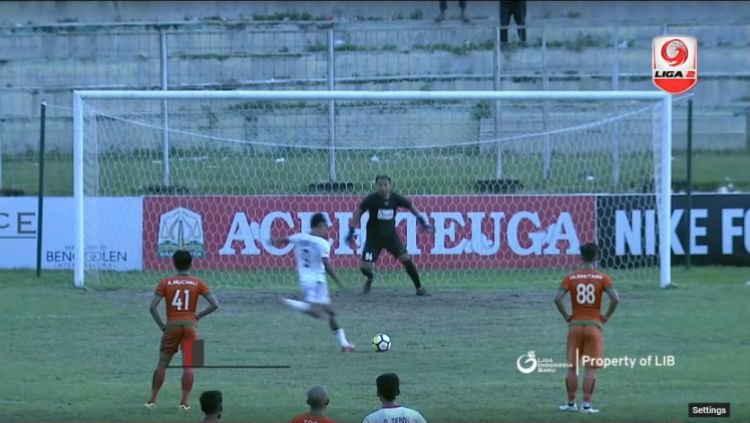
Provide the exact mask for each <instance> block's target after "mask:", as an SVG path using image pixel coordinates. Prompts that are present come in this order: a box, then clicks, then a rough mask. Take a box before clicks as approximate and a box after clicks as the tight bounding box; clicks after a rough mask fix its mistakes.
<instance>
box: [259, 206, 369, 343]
mask: <svg viewBox="0 0 750 423" xmlns="http://www.w3.org/2000/svg"><path fill="white" fill-rule="evenodd" d="M310 229H311V232H310V233H309V234H304V233H297V234H294V235H292V236H289V237H282V238H274V239H272V240H271V242H273V243H274V244H276V243H284V242H290V243H292V244H293V245H294V256H295V258H296V260H297V273H298V274H299V284H300V288H302V294H303V296H304V301H298V300H293V299H291V298H284V299H283V300H282V301H283V302H284V304H286V305H288V306H289V307H291V308H293V309H295V310H297V311H299V312H302V313H305V314H307V315H309V316H312V317H315V318H316V319H325V318H328V324H329V326H330V328H331V330H332V331H333V332H334V334H335V335H336V338H338V340H339V343H340V344H341V351H343V352H351V351H354V344H352V343H351V342H349V340H348V339H346V334H345V333H344V329H343V328H342V327H341V326H339V324H338V322H337V321H336V313H335V312H334V311H333V308H331V297H330V295H329V294H328V281H327V279H326V274H328V275H330V276H331V279H333V281H334V282H336V284H337V285H338V286H339V287H340V288H342V289H343V286H342V285H341V281H340V280H339V278H338V276H336V271H335V270H333V267H331V263H330V262H329V256H330V251H331V245H330V244H329V243H328V239H327V238H326V232H327V230H328V225H327V224H326V219H325V216H324V215H323V214H322V213H316V214H315V215H313V217H312V219H311V220H310Z"/></svg>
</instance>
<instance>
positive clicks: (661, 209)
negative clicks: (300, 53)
mask: <svg viewBox="0 0 750 423" xmlns="http://www.w3.org/2000/svg"><path fill="white" fill-rule="evenodd" d="M183 100H191V101H198V102H214V101H225V100H232V101H240V100H241V101H269V102H280V101H303V102H304V101H308V102H319V103H321V104H324V105H325V104H329V103H328V102H330V104H331V105H332V104H333V102H346V101H350V102H351V101H358V102H385V103H387V102H409V101H413V102H459V101H466V102H503V104H505V102H513V101H537V102H539V104H542V103H543V102H548V101H549V102H581V101H604V102H606V101H612V102H628V101H633V102H636V101H644V102H651V103H652V104H655V105H656V104H658V105H659V106H655V107H654V109H655V111H656V113H655V114H654V116H657V114H658V117H655V118H654V119H655V123H654V126H653V127H654V128H655V129H654V131H655V133H654V134H653V136H654V138H655V139H656V138H658V139H659V142H658V147H656V146H655V147H654V148H655V151H654V156H655V158H654V163H653V170H654V174H653V178H654V179H653V180H654V181H656V182H655V183H654V187H653V188H652V189H653V190H655V191H652V192H653V193H654V194H655V197H656V209H657V211H656V214H657V216H656V218H657V227H658V229H657V233H658V253H657V254H656V255H657V256H658V265H659V281H660V286H661V287H667V286H668V285H670V283H671V259H670V255H671V235H672V225H671V186H672V183H671V174H672V165H671V152H672V97H671V96H670V95H669V94H666V93H663V92H659V91H390V92H389V91H264V90H260V91H127V90H111V91H104V90H76V91H74V92H73V146H74V150H73V153H74V154H73V160H74V163H73V164H74V198H75V216H76V218H75V219H76V220H75V244H74V248H75V250H74V283H75V285H76V286H78V287H81V286H83V285H84V277H85V276H84V274H85V270H86V259H85V248H86V237H85V228H86V225H85V223H86V222H85V221H84V220H85V219H84V216H85V212H84V207H85V206H86V202H85V201H84V199H85V197H86V195H87V194H86V191H85V189H86V188H85V187H86V181H84V178H85V175H86V172H84V169H85V166H86V165H87V163H86V160H85V148H86V143H90V142H95V140H90V139H86V136H85V132H86V130H85V125H86V123H85V115H86V113H87V111H86V109H85V106H86V104H87V103H88V102H98V103H99V104H103V103H108V102H109V103H112V101H128V102H139V101H143V102H152V103H154V102H162V101H169V102H170V103H171V102H173V101H183ZM496 104H500V103H496ZM171 123H172V122H171V119H170V124H171ZM164 130H165V131H166V130H167V129H166V128H165V129H164ZM330 148H331V153H332V154H333V149H334V147H333V145H332V146H331V147H330ZM166 151H168V150H167V147H165V152H166ZM329 165H331V166H333V164H332V163H329ZM545 169H546V168H545Z"/></svg>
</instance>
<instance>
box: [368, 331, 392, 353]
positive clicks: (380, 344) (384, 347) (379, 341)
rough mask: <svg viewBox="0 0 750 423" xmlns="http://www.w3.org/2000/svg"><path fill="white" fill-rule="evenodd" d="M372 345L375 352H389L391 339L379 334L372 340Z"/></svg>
mask: <svg viewBox="0 0 750 423" xmlns="http://www.w3.org/2000/svg"><path fill="white" fill-rule="evenodd" d="M372 345H373V346H374V347H375V351H377V352H386V351H389V350H390V349H391V337H390V336H388V335H386V334H384V333H379V334H377V335H375V337H374V338H372Z"/></svg>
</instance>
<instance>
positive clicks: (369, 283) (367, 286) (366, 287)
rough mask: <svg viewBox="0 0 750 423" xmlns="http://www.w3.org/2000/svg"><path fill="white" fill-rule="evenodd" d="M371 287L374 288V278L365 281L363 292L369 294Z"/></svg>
mask: <svg viewBox="0 0 750 423" xmlns="http://www.w3.org/2000/svg"><path fill="white" fill-rule="evenodd" d="M370 288H372V279H368V280H367V281H365V285H364V286H363V287H362V293H363V294H369V293H370Z"/></svg>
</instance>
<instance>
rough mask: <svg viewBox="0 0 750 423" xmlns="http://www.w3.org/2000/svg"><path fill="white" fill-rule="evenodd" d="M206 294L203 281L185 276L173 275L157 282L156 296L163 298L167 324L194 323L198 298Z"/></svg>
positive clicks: (205, 286) (206, 288)
mask: <svg viewBox="0 0 750 423" xmlns="http://www.w3.org/2000/svg"><path fill="white" fill-rule="evenodd" d="M207 292H208V285H206V282H204V281H203V279H200V278H196V277H193V276H186V275H175V276H170V277H168V278H165V279H162V280H161V281H159V286H157V287H156V295H161V296H162V297H164V302H165V303H166V306H167V324H169V323H173V322H195V321H196V320H195V311H196V308H197V307H198V297H199V296H201V295H203V294H205V293H207Z"/></svg>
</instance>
